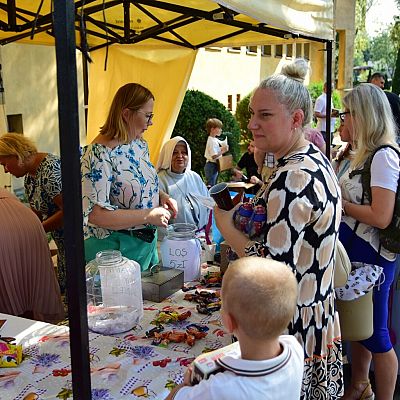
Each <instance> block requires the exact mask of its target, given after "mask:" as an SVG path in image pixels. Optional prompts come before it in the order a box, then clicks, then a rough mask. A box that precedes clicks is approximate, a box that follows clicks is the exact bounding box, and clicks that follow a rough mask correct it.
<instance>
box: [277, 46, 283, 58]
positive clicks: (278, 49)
mask: <svg viewBox="0 0 400 400" xmlns="http://www.w3.org/2000/svg"><path fill="white" fill-rule="evenodd" d="M282 54H283V44H277V45H275V57H282Z"/></svg>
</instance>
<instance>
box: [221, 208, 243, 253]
mask: <svg viewBox="0 0 400 400" xmlns="http://www.w3.org/2000/svg"><path fill="white" fill-rule="evenodd" d="M240 204H241V203H239V204H237V205H236V206H235V207H234V208H232V210H230V211H224V210H221V209H220V208H219V207H214V218H215V222H216V224H217V227H218V229H219V231H220V232H221V235H222V236H223V238H224V239H225V240H226V242H227V243H228V244H229V245H230V246H231V247H232V249H233V250H235V252H236V253H237V254H238V256H239V257H244V256H245V248H246V245H247V243H248V241H249V238H248V237H247V236H246V235H245V234H244V233H242V232H240V231H239V230H237V229H236V228H235V225H234V223H233V214H234V212H235V211H236V210H237V209H238V208H239V207H240Z"/></svg>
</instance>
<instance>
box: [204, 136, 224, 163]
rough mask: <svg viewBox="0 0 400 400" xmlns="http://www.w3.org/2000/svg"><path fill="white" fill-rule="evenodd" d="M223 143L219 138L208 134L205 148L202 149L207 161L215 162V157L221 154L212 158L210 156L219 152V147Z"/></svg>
mask: <svg viewBox="0 0 400 400" xmlns="http://www.w3.org/2000/svg"><path fill="white" fill-rule="evenodd" d="M224 144H225V142H223V141H222V140H219V139H217V138H216V137H212V136H209V137H208V139H207V144H206V150H205V151H204V157H205V158H206V159H207V161H209V162H213V163H216V162H217V159H218V158H220V157H221V156H218V157H217V158H214V159H213V158H212V156H215V155H216V154H219V152H220V147H221V146H223V145H224Z"/></svg>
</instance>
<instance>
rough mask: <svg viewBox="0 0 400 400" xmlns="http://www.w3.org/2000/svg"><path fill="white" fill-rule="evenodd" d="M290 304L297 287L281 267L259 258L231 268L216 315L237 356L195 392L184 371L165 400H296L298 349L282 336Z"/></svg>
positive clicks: (240, 261) (300, 372)
mask: <svg viewBox="0 0 400 400" xmlns="http://www.w3.org/2000/svg"><path fill="white" fill-rule="evenodd" d="M296 302H297V281H296V279H295V277H294V275H293V272H292V270H291V269H290V268H288V267H287V266H286V265H284V264H282V263H280V262H278V261H274V260H271V259H268V258H260V257H245V258H240V259H238V260H236V261H234V262H232V263H231V264H230V266H229V268H228V270H227V272H226V273H225V275H224V278H223V284H222V310H221V314H222V321H223V324H224V326H225V329H226V330H227V331H228V332H230V333H233V334H234V335H235V337H237V339H238V341H239V346H240V354H239V355H238V356H237V357H232V356H225V357H222V358H221V359H220V360H219V364H220V365H222V366H223V368H224V370H223V372H218V373H217V374H215V375H211V376H210V378H209V379H208V380H203V381H201V382H200V383H199V384H197V385H195V386H191V383H190V374H191V369H190V368H189V369H188V371H187V372H186V374H185V379H184V383H183V384H182V385H179V386H178V387H176V388H175V389H174V390H173V391H172V392H171V393H170V394H169V396H168V397H167V399H166V400H171V399H175V400H181V399H186V400H190V399H198V400H207V399H218V400H224V399H226V400H228V399H229V400H238V399H243V400H249V399H263V400H264V399H267V400H268V399H271V400H277V399H285V400H288V399H290V400H292V399H293V400H294V399H299V398H300V389H301V384H302V378H303V364H304V354H303V349H302V347H301V346H300V344H299V343H298V341H297V340H296V339H295V338H294V337H293V336H289V335H282V332H284V331H285V329H286V328H287V326H288V325H289V322H290V321H291V319H292V318H293V314H294V312H295V308H296Z"/></svg>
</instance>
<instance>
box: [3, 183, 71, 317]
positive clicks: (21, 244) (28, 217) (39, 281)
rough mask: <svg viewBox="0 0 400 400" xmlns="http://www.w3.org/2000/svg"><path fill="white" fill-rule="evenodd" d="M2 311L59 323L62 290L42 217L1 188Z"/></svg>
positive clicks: (61, 310) (61, 313) (62, 311)
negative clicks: (41, 221) (41, 220)
mask: <svg viewBox="0 0 400 400" xmlns="http://www.w3.org/2000/svg"><path fill="white" fill-rule="evenodd" d="M0 220H1V226H2V229H1V230H0V293H1V296H0V312H2V313H6V314H11V315H17V316H23V317H26V318H31V319H36V320H41V321H46V322H51V323H56V322H59V321H61V320H62V319H63V318H64V310H63V305H62V302H61V294H60V288H59V286H58V283H57V278H56V274H55V271H54V266H53V263H52V261H51V257H50V250H49V246H48V244H47V238H46V234H45V232H44V229H43V227H42V224H41V223H40V220H39V218H38V217H37V216H36V215H35V214H34V213H33V212H32V211H31V210H30V209H29V208H28V207H26V206H25V205H23V204H22V203H21V202H20V201H19V200H18V199H17V198H16V197H15V196H13V195H12V194H10V193H9V192H8V191H6V190H5V189H0Z"/></svg>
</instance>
